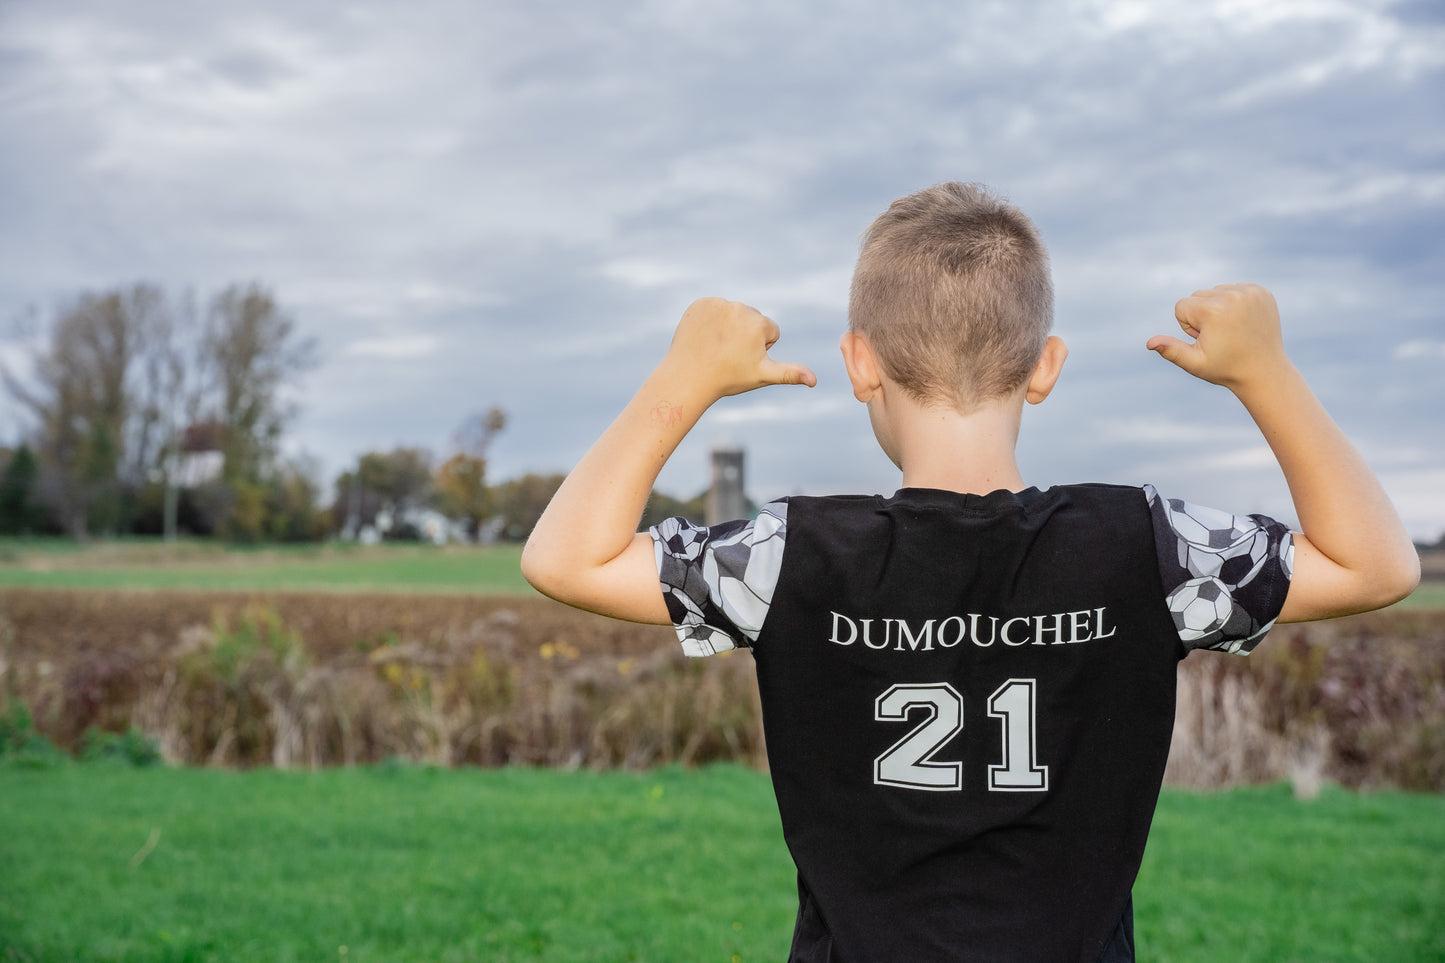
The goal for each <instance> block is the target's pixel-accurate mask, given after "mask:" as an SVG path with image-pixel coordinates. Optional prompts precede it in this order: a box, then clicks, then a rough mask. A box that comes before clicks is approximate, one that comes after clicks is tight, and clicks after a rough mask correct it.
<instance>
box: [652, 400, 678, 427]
mask: <svg viewBox="0 0 1445 963" xmlns="http://www.w3.org/2000/svg"><path fill="white" fill-rule="evenodd" d="M652 420H653V421H654V422H656V423H657V424H658V426H659V427H662V428H675V427H677V426H678V425H680V424H682V408H681V407H680V406H678V405H674V404H669V403H668V402H666V401H659V402H658V403H657V407H655V408H653V409H652Z"/></svg>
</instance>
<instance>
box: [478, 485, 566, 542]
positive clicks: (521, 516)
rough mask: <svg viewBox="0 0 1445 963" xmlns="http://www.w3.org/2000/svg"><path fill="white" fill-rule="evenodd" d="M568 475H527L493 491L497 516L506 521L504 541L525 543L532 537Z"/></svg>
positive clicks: (503, 528) (503, 529) (503, 533)
mask: <svg viewBox="0 0 1445 963" xmlns="http://www.w3.org/2000/svg"><path fill="white" fill-rule="evenodd" d="M566 477H567V476H566V475H532V474H528V475H523V476H522V477H521V478H514V479H512V480H511V481H507V482H503V483H502V484H500V485H498V486H497V487H496V489H495V490H494V491H493V497H494V498H495V499H496V508H497V516H498V517H499V518H501V520H502V532H501V534H502V537H504V538H508V539H512V540H514V541H521V540H522V539H525V538H526V537H527V536H528V535H530V534H532V529H533V528H535V527H536V525H537V519H539V518H541V517H542V512H543V510H545V509H546V507H547V503H548V502H550V501H551V500H552V496H553V495H555V494H557V489H558V488H560V487H562V481H563V479H565V478H566Z"/></svg>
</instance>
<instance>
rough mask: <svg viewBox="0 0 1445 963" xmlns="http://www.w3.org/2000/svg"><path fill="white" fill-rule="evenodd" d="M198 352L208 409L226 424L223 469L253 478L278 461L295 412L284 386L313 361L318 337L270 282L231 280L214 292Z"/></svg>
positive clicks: (234, 477)
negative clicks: (305, 333) (305, 331)
mask: <svg viewBox="0 0 1445 963" xmlns="http://www.w3.org/2000/svg"><path fill="white" fill-rule="evenodd" d="M201 356H202V364H203V369H202V371H203V373H202V377H203V382H202V391H203V396H204V397H205V398H206V399H207V401H206V404H205V406H206V408H207V409H208V410H207V412H205V414H206V415H207V416H208V417H210V418H211V419H213V420H215V421H218V422H220V423H221V424H223V425H225V427H226V432H225V438H224V440H223V453H224V455H225V467H224V469H223V472H222V477H223V478H224V479H225V480H226V481H227V482H236V481H254V480H256V479H258V478H260V477H262V476H263V475H265V474H266V473H267V472H268V471H269V470H270V469H271V468H272V467H273V465H274V463H275V458H276V453H277V448H278V445H279V442H280V438H281V431H282V428H283V427H284V426H285V423H286V421H287V420H288V419H289V418H290V417H291V416H292V415H293V414H294V406H292V405H290V404H288V403H287V401H286V399H285V398H284V397H283V392H284V391H285V389H286V388H287V387H289V386H290V383H291V382H292V381H293V380H294V379H295V378H296V377H297V376H298V375H300V374H301V373H303V372H305V371H307V370H309V369H310V368H312V367H314V366H315V364H316V345H315V342H314V340H312V339H310V338H302V337H301V336H300V334H299V333H298V332H297V330H296V323H295V321H293V320H292V319H291V318H290V317H288V316H287V315H286V314H284V313H282V311H281V309H280V307H279V306H278V305H277V303H276V300H275V298H273V297H272V296H271V293H270V292H269V291H267V290H266V289H265V288H263V287H261V286H260V285H258V284H247V285H232V286H230V287H228V288H226V289H225V290H224V291H222V292H221V293H220V294H218V295H216V296H215V298H213V299H212V300H211V304H210V310H209V311H208V314H207V318H206V326H205V331H204V333H203V335H202V338H201Z"/></svg>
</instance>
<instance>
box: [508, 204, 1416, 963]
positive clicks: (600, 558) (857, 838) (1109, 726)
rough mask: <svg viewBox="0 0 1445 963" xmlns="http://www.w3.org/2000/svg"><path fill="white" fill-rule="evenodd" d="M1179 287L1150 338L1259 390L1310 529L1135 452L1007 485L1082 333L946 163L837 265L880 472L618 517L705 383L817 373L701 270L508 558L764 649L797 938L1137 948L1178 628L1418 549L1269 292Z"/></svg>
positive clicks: (706, 396)
mask: <svg viewBox="0 0 1445 963" xmlns="http://www.w3.org/2000/svg"><path fill="white" fill-rule="evenodd" d="M1175 315H1176V317H1177V318H1178V321H1179V325H1180V327H1181V328H1182V329H1183V332H1184V333H1185V334H1186V335H1187V336H1188V338H1189V339H1190V340H1188V341H1184V340H1180V339H1177V338H1172V337H1166V336H1156V337H1154V338H1151V339H1150V340H1149V342H1148V347H1149V348H1150V349H1151V350H1154V351H1156V352H1157V353H1158V354H1160V355H1161V356H1162V357H1164V358H1165V359H1167V360H1169V361H1171V362H1173V363H1174V364H1176V365H1178V366H1179V367H1180V368H1182V369H1184V370H1185V371H1186V372H1188V373H1189V374H1192V375H1194V376H1195V377H1198V378H1203V379H1205V380H1207V381H1210V382H1213V383H1215V384H1220V385H1223V386H1225V387H1227V388H1228V389H1229V390H1231V391H1232V392H1233V393H1234V394H1235V396H1236V397H1238V399H1239V400H1240V401H1241V402H1242V403H1243V404H1244V406H1245V408H1246V409H1247V410H1248V411H1249V413H1250V414H1251V415H1252V416H1253V418H1254V420H1255V422H1256V424H1257V425H1258V426H1259V429H1260V431H1261V432H1262V434H1263V435H1264V438H1265V440H1266V441H1267V442H1268V444H1269V445H1270V448H1271V449H1272V450H1273V452H1274V454H1275V457H1276V458H1277V459H1278V461H1279V464H1280V467H1281V468H1282V469H1283V471H1284V474H1285V477H1286V479H1287V481H1288V483H1289V487H1290V492H1291V495H1292V497H1293V500H1294V506H1295V510H1296V512H1297V514H1298V517H1299V520H1300V527H1301V529H1302V531H1301V532H1299V533H1293V534H1291V533H1289V532H1288V531H1287V530H1286V529H1285V527H1284V526H1282V525H1280V524H1279V523H1278V522H1275V521H1274V520H1272V519H1268V518H1264V517H1262V516H1229V515H1226V514H1224V513H1222V512H1214V511H1211V510H1208V509H1198V508H1195V507H1193V506H1188V505H1185V504H1183V503H1182V502H1177V501H1169V500H1166V499H1164V498H1161V497H1159V495H1158V494H1157V493H1156V492H1155V491H1154V490H1153V489H1152V488H1150V487H1147V486H1146V487H1144V488H1142V489H1141V488H1133V487H1122V486H1112V485H1074V486H1058V487H1055V488H1050V489H1049V490H1047V491H1042V492H1041V491H1039V490H1038V489H1036V488H1029V487H1027V486H1026V485H1025V483H1024V480H1023V479H1022V477H1021V476H1020V473H1019V469H1018V465H1017V463H1016V461H1015V458H1014V444H1015V441H1016V438H1017V435H1018V430H1019V422H1020V417H1021V412H1022V408H1023V405H1024V402H1026V401H1027V402H1028V403H1030V404H1038V403H1039V402H1041V401H1043V400H1044V398H1046V397H1047V396H1048V394H1049V392H1050V391H1051V390H1052V388H1053V387H1054V383H1055V382H1056V380H1057V379H1058V377H1059V372H1060V370H1061V368H1062V366H1063V363H1064V359H1065V356H1066V354H1067V351H1066V349H1065V347H1064V345H1063V342H1062V341H1060V340H1059V339H1058V338H1057V337H1053V336H1050V335H1049V334H1048V332H1049V328H1050V326H1051V322H1052V287H1051V282H1050V280H1049V272H1048V262H1047V255H1046V253H1045V251H1044V248H1043V245H1042V243H1041V242H1040V240H1039V238H1038V235H1037V232H1036V230H1035V228H1034V226H1033V224H1032V222H1030V221H1029V220H1028V218H1026V217H1025V216H1024V215H1023V214H1022V213H1021V212H1019V211H1018V210H1016V209H1015V208H1013V207H1011V206H1009V205H1007V204H1004V203H1002V202H1001V201H999V200H997V199H995V198H993V197H992V196H990V195H989V194H988V193H987V192H986V191H984V190H983V189H982V188H979V187H977V186H976V185H963V184H943V185H939V186H937V187H934V188H931V189H928V190H925V191H921V192H919V193H917V194H913V195H910V196H909V197H905V198H902V199H900V200H898V201H896V202H894V204H893V205H892V206H891V207H890V208H889V209H888V210H887V211H886V212H885V213H884V214H883V215H881V216H880V217H879V218H878V220H876V221H875V222H874V223H873V225H872V226H871V227H870V228H869V229H868V231H867V233H866V234H865V235H864V239H863V244H862V250H861V254H860V257H859V260H858V265H857V269H856V271H855V274H854V279H853V287H852V292H851V299H850V304H849V329H848V331H847V333H845V334H844V335H843V338H842V353H843V362H844V367H845V369H846V371H847V374H848V378H849V380H850V382H851V383H852V387H853V393H854V395H855V396H856V397H857V398H858V400H859V401H861V402H864V403H865V404H866V405H867V406H868V414H869V418H870V420H871V422H872V427H873V433H874V435H875V436H876V438H877V440H878V443H879V444H880V445H881V446H882V448H883V450H884V451H885V452H886V453H887V455H888V457H889V458H890V459H891V460H892V461H893V462H894V464H895V465H897V466H898V467H899V469H900V470H901V471H902V475H903V478H902V488H901V489H900V490H899V491H898V492H897V493H896V494H895V495H894V496H892V497H891V498H885V497H881V496H840V497H830V498H801V497H794V498H789V499H784V500H781V501H779V502H774V503H771V504H769V505H767V506H765V507H764V508H763V510H762V512H761V514H760V515H759V517H758V518H757V519H756V520H755V521H751V522H746V521H737V522H732V523H727V524H723V525H719V526H713V527H712V528H711V529H701V528H696V527H694V526H692V525H691V524H689V523H687V522H686V521H684V520H682V519H670V520H668V521H667V522H664V523H663V524H661V525H659V526H657V527H656V528H655V529H653V530H652V531H651V532H650V533H642V534H638V533H635V529H636V526H637V521H638V519H639V518H640V516H641V514H642V510H643V506H644V504H645V502H646V499H647V496H648V493H649V491H650V490H651V488H652V484H653V482H654V481H655V479H656V477H657V473H658V471H659V470H660V469H661V468H662V465H663V464H664V463H665V462H666V460H667V458H668V457H669V456H670V455H671V453H672V452H673V450H674V448H675V447H676V445H677V444H678V442H679V441H680V440H681V439H682V437H683V436H684V434H686V432H687V431H688V430H689V429H690V428H691V427H692V425H693V424H695V423H696V421H697V419H698V418H699V417H700V416H701V415H702V413H703V411H704V410H706V409H707V407H708V406H709V405H711V404H712V403H713V402H715V401H716V400H718V399H719V398H721V397H723V396H725V395H731V394H737V393H740V392H743V391H748V390H751V389H754V388H757V387H760V386H762V385H770V384H789V385H797V384H804V385H808V386H813V385H814V384H816V378H815V377H814V375H813V373H812V372H811V371H810V370H808V369H807V368H805V367H803V366H801V365H797V364H788V363H783V362H778V361H774V360H773V359H772V358H770V357H769V356H768V353H767V352H768V349H769V348H770V347H771V346H772V345H773V343H774V342H775V341H776V340H777V338H778V328H777V326H776V325H775V324H773V322H772V321H770V320H769V319H767V318H765V317H763V316H762V315H760V314H758V313H757V312H756V311H753V310H752V309H751V308H748V307H746V306H743V305H740V304H735V303H730V302H726V301H720V300H712V299H708V300H702V301H698V302H695V303H694V304H693V305H692V306H690V307H689V308H688V309H687V311H686V312H685V313H684V315H683V317H682V320H681V322H680V324H679V326H678V329H677V332H676V334H675V336H674V338H673V341H672V345H671V347H670V348H669V350H668V353H667V355H666V357H665V358H664V359H663V361H662V363H661V364H660V365H659V366H658V368H657V369H656V370H655V371H654V372H653V373H652V375H651V376H650V377H649V378H648V379H647V381H646V382H645V383H644V384H643V386H642V389H641V390H640V391H639V392H638V394H637V396H636V397H635V398H634V399H633V400H632V402H631V403H630V404H629V405H628V407H627V408H626V409H625V410H624V411H623V412H622V414H621V416H620V417H619V418H618V419H617V420H616V421H615V422H614V423H613V424H612V426H611V427H609V428H608V429H607V431H606V432H605V433H604V434H603V435H602V437H601V439H599V440H598V442H597V443H596V444H595V445H594V446H593V448H592V449H591V450H590V451H589V452H588V453H587V455H586V456H585V457H584V458H583V460H582V461H581V462H580V463H579V464H578V465H577V467H576V468H575V469H574V470H573V472H572V473H571V475H569V476H568V478H567V480H566V482H565V483H564V484H563V485H562V487H561V488H560V489H559V490H558V492H557V495H556V497H555V498H554V499H553V501H552V503H551V505H550V506H549V507H548V509H547V511H546V513H545V514H544V515H543V517H542V519H541V521H540V522H539V523H538V525H537V527H536V529H535V531H534V533H533V535H532V537H531V539H530V540H529V542H528V544H527V547H526V551H525V553H524V555H523V558H522V568H523V572H524V574H525V575H526V577H527V578H528V580H529V581H531V583H532V584H533V585H535V586H536V587H537V588H538V589H540V590H541V591H542V592H544V593H546V594H548V595H550V596H552V597H554V598H556V599H559V600H561V601H563V602H567V603H569V604H571V605H575V606H579V607H581V608H584V609H589V610H591V611H594V612H600V613H603V614H606V615H610V616H614V617H617V618H623V619H631V620H634V621H639V622H658V623H668V622H671V623H673V624H674V625H676V627H677V631H678V635H679V637H680V639H681V640H682V643H683V647H684V650H685V651H686V652H687V653H688V654H689V655H707V654H711V653H713V652H717V651H721V650H724V649H728V648H732V647H735V646H741V647H747V648H750V649H751V650H752V651H753V655H754V657H755V660H756V665H757V674H758V685H759V689H760V691H761V694H762V705H763V722H764V730H765V735H766V740H767V747H768V758H769V764H770V768H771V771H772V778H773V784H774V789H775V792H776V795H777V799H778V806H779V810H780V812H781V814H782V821H783V828H784V834H785V837H786V839H787V842H788V847H789V850H790V852H791V854H792V856H793V859H794V862H795V863H796V864H797V868H798V892H799V911H798V919H797V923H796V926H795V930H794V938H793V947H792V950H791V953H790V956H789V959H790V960H798V961H813V960H832V961H839V960H843V961H853V963H858V961H879V960H898V961H925V960H989V961H993V960H1017V961H1026V963H1039V961H1054V960H1058V961H1069V963H1074V961H1084V963H1092V961H1096V960H1108V961H1115V960H1132V959H1133V958H1134V950H1133V932H1132V926H1133V923H1132V911H1131V902H1130V890H1131V888H1132V885H1133V882H1134V878H1135V875H1136V874H1137V872H1138V868H1139V862H1140V859H1141V858H1142V855H1143V850H1144V843H1145V839H1146V836H1147V834H1148V829H1149V822H1150V820H1151V818H1152V816H1153V811H1154V806H1155V803H1156V800H1157V796H1158V791H1159V784H1160V780H1161V779H1162V776H1163V771H1164V764H1165V760H1166V757H1167V755H1168V751H1169V740H1170V735H1171V731H1172V725H1173V717H1174V686H1175V668H1176V664H1177V662H1178V660H1179V659H1181V658H1183V657H1184V656H1185V655H1186V654H1187V653H1188V652H1189V650H1191V649H1194V648H1214V649H1224V650H1227V651H1234V652H1248V651H1249V650H1250V649H1251V648H1253V646H1254V645H1255V644H1256V643H1257V642H1258V641H1259V639H1260V638H1261V637H1262V636H1263V635H1264V633H1265V631H1266V630H1268V628H1269V627H1270V626H1271V625H1272V624H1273V623H1274V622H1275V621H1276V620H1282V621H1303V620H1308V619H1319V618H1328V617H1331V616H1337V615H1344V614H1346V613H1350V612H1359V611H1364V610H1367V609H1371V608H1375V607H1379V606H1383V605H1386V604H1389V603H1391V602H1394V601H1396V600H1398V599H1400V598H1402V597H1404V596H1405V595H1407V594H1408V593H1409V592H1410V591H1411V590H1412V589H1413V587H1414V586H1415V584H1416V583H1417V581H1418V578H1419V561H1418V557H1417V556H1416V554H1415V551H1414V549H1413V546H1412V545H1411V543H1410V539H1409V538H1408V537H1407V535H1406V534H1405V531H1404V528H1403V526H1402V525H1401V523H1400V520H1399V519H1398V517H1397V516H1396V514H1395V512H1394V510H1393V508H1392V507H1391V505H1390V503H1389V501H1388V499H1387V498H1386V496H1385V494H1384V492H1383V491H1382V490H1381V488H1380V486H1379V483H1378V482H1377V481H1376V479H1375V478H1374V476H1373V475H1372V474H1371V472H1370V470H1369V469H1368V468H1367V467H1366V466H1365V464H1364V462H1363V461H1362V460H1361V459H1360V457H1359V456H1358V455H1357V454H1356V453H1355V451H1354V449H1353V448H1352V447H1351V446H1350V444H1349V442H1348V441H1347V440H1346V439H1345V438H1344V436H1343V435H1342V434H1341V432H1340V431H1339V429H1338V428H1337V427H1336V426H1335V425H1334V423H1333V422H1332V421H1331V420H1330V418H1329V416H1328V415H1327V414H1326V413H1325V411H1324V410H1323V408H1322V407H1321V406H1320V405H1319V403H1318V402H1317V401H1316V400H1315V398H1314V396H1313V395H1312V394H1311V392H1310V390H1309V388H1308V387H1307V386H1306V384H1305V383H1304V381H1303V379H1302V378H1301V376H1300V374H1299V373H1298V372H1297V371H1296V370H1295V368H1294V367H1293V365H1292V364H1291V363H1290V361H1289V360H1288V358H1287V357H1286V355H1285V351H1284V347H1283V342H1282V339H1281V335H1280V328H1279V318H1278V314H1277V311H1276V308H1275V304H1274V299H1273V298H1272V296H1271V295H1270V294H1269V292H1268V291H1266V290H1265V289H1263V288H1260V287H1256V286H1252V285H1230V286H1224V287H1218V288H1214V289H1212V290H1208V291H1198V292H1196V293H1195V294H1193V295H1191V296H1190V297H1187V298H1184V299H1183V300H1181V301H1180V302H1179V303H1178V304H1177V305H1176V306H1175ZM785 547H786V550H785ZM659 579H660V584H661V590H659ZM742 885H746V883H745V881H743V882H742Z"/></svg>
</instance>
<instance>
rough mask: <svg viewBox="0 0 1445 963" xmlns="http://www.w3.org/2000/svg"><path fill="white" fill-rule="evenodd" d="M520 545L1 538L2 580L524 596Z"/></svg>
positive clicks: (42, 584)
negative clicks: (249, 544) (244, 544)
mask: <svg viewBox="0 0 1445 963" xmlns="http://www.w3.org/2000/svg"><path fill="white" fill-rule="evenodd" d="M521 551H522V550H521V547H520V546H518V545H511V544H505V545H494V546H448V547H445V548H437V547H434V546H430V545H391V544H387V545H377V546H373V547H369V548H363V547H360V546H355V545H345V544H334V545H321V546H315V545H304V546H269V547H265V548H236V547H230V546H226V545H223V544H218V543H210V542H203V541H187V542H181V543H179V544H176V545H166V544H164V543H163V542H160V541H158V540H139V539H126V540H121V541H115V542H97V543H94V544H91V545H87V546H83V547H82V546H77V545H76V544H75V543H74V542H71V541H69V540H63V539H44V540H42V539H0V587H6V586H9V587H32V588H78V589H158V590H164V589H209V590H217V589H233V590H237V591H277V590H296V591H352V592H378V591H391V592H447V593H457V592H460V593H519V594H524V595H530V594H532V589H531V587H530V586H529V585H527V583H526V582H525V581H524V580H523V579H522V575H521V572H520V571H519V570H518V567H517V563H518V559H519V558H520V557H521Z"/></svg>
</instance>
